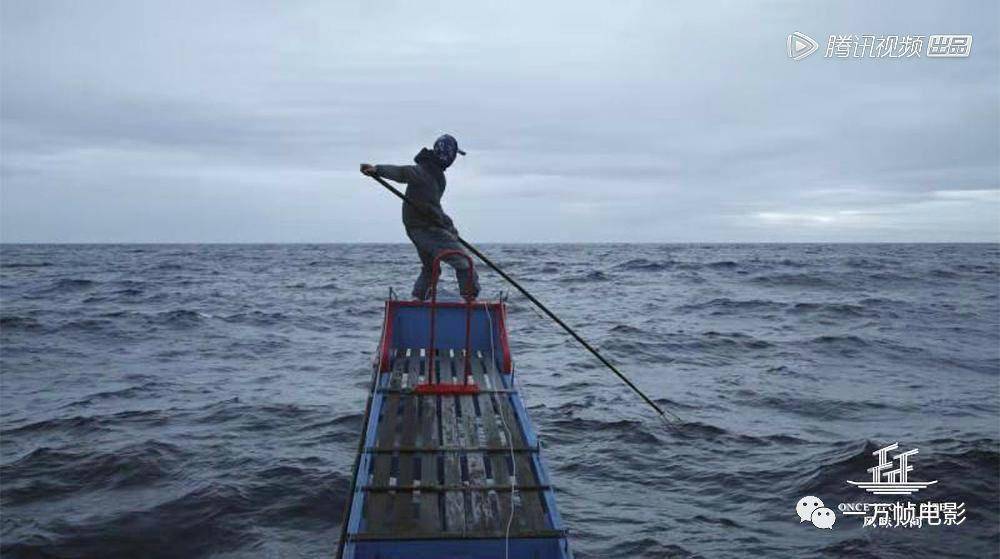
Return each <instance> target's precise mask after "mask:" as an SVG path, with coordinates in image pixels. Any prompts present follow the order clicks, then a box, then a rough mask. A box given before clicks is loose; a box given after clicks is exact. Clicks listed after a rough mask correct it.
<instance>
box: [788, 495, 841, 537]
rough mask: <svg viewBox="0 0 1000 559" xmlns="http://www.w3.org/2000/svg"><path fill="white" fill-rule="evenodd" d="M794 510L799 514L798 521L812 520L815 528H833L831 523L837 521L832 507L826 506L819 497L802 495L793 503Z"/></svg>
mask: <svg viewBox="0 0 1000 559" xmlns="http://www.w3.org/2000/svg"><path fill="white" fill-rule="evenodd" d="M795 512H796V513H798V515H799V523H802V522H807V521H808V522H812V523H813V526H815V527H817V528H829V529H830V530H833V524H834V523H835V522H836V521H837V515H836V514H834V513H833V510H832V509H828V508H826V506H825V505H823V500H822V499H820V498H819V497H811V496H810V497H802V498H801V499H799V502H798V504H796V505H795Z"/></svg>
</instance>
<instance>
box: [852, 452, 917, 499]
mask: <svg viewBox="0 0 1000 559" xmlns="http://www.w3.org/2000/svg"><path fill="white" fill-rule="evenodd" d="M898 448H899V443H892V444H891V445H889V446H887V447H885V448H880V449H878V450H876V451H875V452H873V453H872V456H875V457H876V458H877V460H878V464H877V465H875V466H874V467H871V468H868V471H869V472H871V474H872V480H871V481H848V482H847V483H850V484H851V485H855V486H857V487H860V488H862V489H864V490H865V491H868V492H869V493H874V494H876V495H909V494H911V493H916V492H917V491H920V490H921V489H926V488H927V486H928V485H933V484H935V483H937V480H934V481H909V479H908V478H907V476H908V473H909V472H911V471H913V466H910V465H909V459H910V456H913V455H914V454H917V452H918V449H916V448H914V449H913V450H908V451H906V452H902V453H899V454H897V455H895V456H893V457H892V461H890V460H889V452H890V451H893V450H896V449H898ZM893 462H895V464H896V467H895V468H893Z"/></svg>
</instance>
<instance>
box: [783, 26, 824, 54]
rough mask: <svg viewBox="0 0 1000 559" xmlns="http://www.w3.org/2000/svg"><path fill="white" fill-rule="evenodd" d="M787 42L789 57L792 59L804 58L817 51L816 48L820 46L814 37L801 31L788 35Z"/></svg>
mask: <svg viewBox="0 0 1000 559" xmlns="http://www.w3.org/2000/svg"><path fill="white" fill-rule="evenodd" d="M787 43H788V58H791V59H792V60H802V59H803V58H805V57H807V56H809V55H810V54H812V53H814V52H816V49H818V48H819V43H817V42H816V41H814V40H813V39H812V37H810V36H809V35H806V34H804V33H799V32H798V31H796V32H794V33H792V34H791V35H789V36H788V41H787Z"/></svg>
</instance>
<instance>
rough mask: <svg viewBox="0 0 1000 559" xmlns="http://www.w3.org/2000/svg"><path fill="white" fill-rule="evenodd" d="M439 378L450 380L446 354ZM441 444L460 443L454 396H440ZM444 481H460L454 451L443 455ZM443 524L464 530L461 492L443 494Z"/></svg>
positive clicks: (458, 460)
mask: <svg viewBox="0 0 1000 559" xmlns="http://www.w3.org/2000/svg"><path fill="white" fill-rule="evenodd" d="M440 365H441V369H442V370H441V377H440V378H441V379H442V381H444V382H451V377H452V372H453V371H452V369H453V367H454V360H453V359H451V357H450V356H448V358H447V359H443V358H442V359H441V364H440ZM440 422H441V444H443V445H449V446H450V445H455V446H458V445H461V444H462V440H461V435H460V431H459V425H458V417H457V415H456V410H455V397H454V396H450V395H446V396H441V417H440ZM443 464H444V483H445V485H452V486H454V485H459V484H460V483H461V482H462V474H461V458H460V456H459V455H458V454H456V453H454V452H449V453H447V454H445V455H444V457H443ZM444 511H445V512H444V524H445V529H446V531H448V532H458V533H464V532H465V500H464V498H463V496H462V494H461V493H459V492H456V491H448V492H446V493H445V495H444Z"/></svg>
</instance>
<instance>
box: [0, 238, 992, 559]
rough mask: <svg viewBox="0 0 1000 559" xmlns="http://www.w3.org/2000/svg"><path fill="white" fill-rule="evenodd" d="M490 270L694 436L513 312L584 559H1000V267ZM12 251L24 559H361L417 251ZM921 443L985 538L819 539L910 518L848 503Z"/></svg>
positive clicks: (490, 283) (868, 248)
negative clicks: (401, 309) (352, 523)
mask: <svg viewBox="0 0 1000 559" xmlns="http://www.w3.org/2000/svg"><path fill="white" fill-rule="evenodd" d="M484 250H485V251H486V252H487V253H488V254H489V255H491V256H493V257H494V258H495V260H496V261H497V262H498V263H501V264H502V265H503V266H505V267H506V268H507V269H508V270H509V271H510V272H511V273H512V274H513V275H514V276H515V277H517V278H520V279H521V280H523V282H524V284H525V285H526V286H527V287H528V288H529V289H531V290H533V291H534V292H535V293H536V295H537V296H539V297H540V298H541V299H542V300H543V301H545V302H547V303H548V304H549V305H550V306H551V308H552V309H553V310H555V311H556V312H557V313H559V314H560V315H561V316H562V317H563V318H564V319H565V320H566V321H567V322H569V323H570V324H572V325H574V326H576V327H578V328H579V331H580V332H581V333H582V334H583V335H584V336H585V337H586V338H588V339H589V340H591V341H592V342H593V343H594V344H595V345H597V346H598V347H599V348H600V349H601V351H602V352H603V353H605V355H606V356H608V357H609V358H610V359H612V360H613V361H614V362H616V363H618V364H619V365H620V366H621V368H622V369H623V370H624V371H626V372H627V373H628V374H629V375H630V376H631V377H632V378H633V379H634V381H635V382H636V383H637V384H639V385H640V386H642V387H643V388H644V389H645V390H646V391H648V392H649V393H650V394H651V395H652V396H653V397H654V398H655V399H656V400H657V401H658V402H659V403H661V404H662V405H664V406H666V407H668V408H669V409H671V410H673V411H674V412H676V413H677V414H679V415H680V416H681V417H682V418H683V422H682V423H681V424H680V425H679V426H677V427H676V428H675V429H672V430H671V429H667V428H665V427H664V425H663V423H661V422H660V421H659V420H657V419H656V418H655V417H654V416H653V415H652V414H651V413H649V412H648V410H647V409H646V408H644V407H643V405H642V404H641V402H640V401H639V399H638V398H637V397H636V396H635V395H633V394H632V393H630V392H629V391H628V390H627V389H626V388H625V387H624V386H623V385H622V384H621V383H620V382H619V381H618V380H617V379H615V378H614V377H613V376H611V375H610V374H609V373H608V372H607V371H606V370H605V369H603V368H602V367H601V366H599V365H598V364H597V362H596V361H595V360H594V359H593V358H591V357H589V356H588V355H587V354H585V353H583V352H582V351H581V350H580V349H579V348H578V347H577V346H576V345H575V343H574V342H573V341H572V340H571V339H569V338H568V336H566V335H565V334H564V333H562V332H561V331H560V330H559V329H557V327H556V326H554V325H553V324H551V323H550V322H548V321H547V320H546V319H543V318H541V317H540V316H539V315H537V314H536V313H535V312H534V311H532V310H531V309H530V308H529V306H528V303H527V302H526V301H525V300H524V299H523V298H521V297H520V296H517V295H512V296H511V298H510V303H509V304H510V316H509V320H510V329H511V331H510V334H511V342H512V349H513V352H514V358H515V362H516V364H517V366H518V373H517V374H518V375H519V382H520V383H521V388H522V392H523V395H524V398H525V400H526V402H527V405H528V411H529V414H530V415H531V417H532V420H533V422H534V424H535V426H536V428H537V431H538V432H539V435H540V436H541V438H542V441H543V444H544V447H545V450H544V458H545V461H546V462H547V464H548V466H549V469H550V473H551V475H552V477H553V481H554V483H555V485H556V486H557V499H558V503H559V508H560V511H561V513H562V515H563V518H564V520H565V521H566V523H567V524H568V526H569V529H570V533H571V544H572V547H573V549H574V551H575V553H576V556H577V557H578V558H632V557H747V556H757V557H827V556H830V557H851V558H866V557H907V558H912V557H990V556H997V555H998V546H1000V533H998V527H1000V480H998V476H1000V300H998V296H1000V246H998V245H991V244H985V245H492V246H491V245H486V246H485V247H484ZM0 251H2V252H0V342H2V358H0V366H2V389H0V427H2V430H0V497H2V500H0V516H2V534H0V535H2V544H0V545H2V549H0V551H2V555H3V557H5V558H7V557H10V558H16V557H101V558H114V557H128V558H135V557H218V558H223V557H330V556H331V555H332V553H333V551H334V549H335V545H336V541H337V538H338V536H339V528H340V522H341V519H342V514H343V506H344V502H345V500H346V498H347V492H348V488H349V484H350V472H351V466H352V464H353V461H354V455H355V450H356V445H357V442H358V437H359V432H358V431H359V428H360V426H361V422H362V414H363V410H364V403H365V398H366V396H367V390H368V386H367V383H368V380H369V373H370V360H371V357H372V354H373V350H374V348H375V345H376V342H377V338H378V336H379V326H380V321H381V315H382V300H383V299H384V298H385V296H386V294H387V290H388V288H389V287H390V286H394V287H396V288H397V290H400V291H402V292H403V293H408V291H409V285H410V282H411V281H412V278H413V276H414V275H415V273H416V266H417V258H416V254H415V252H414V251H413V250H412V248H411V247H409V246H406V245H273V246H265V245H262V246H251V245H232V246H227V245H206V246H198V245H172V246H171V245H163V246H143V245H118V246H111V245H108V246H44V245H38V246H30V245H26V246H12V245H4V246H2V248H0ZM446 285H447V287H448V288H450V289H453V288H454V280H453V278H451V277H450V275H449V277H448V278H447V282H446ZM483 285H484V292H483V295H484V296H485V295H489V296H490V297H493V294H495V293H496V292H498V291H499V290H501V289H505V290H506V289H507V287H506V286H505V285H502V283H501V282H500V280H499V278H498V277H497V276H495V275H492V274H490V273H486V272H484V273H483ZM897 441H898V442H899V443H900V447H901V449H910V448H919V451H920V452H919V454H918V455H916V456H913V457H911V462H910V464H911V465H912V466H914V470H913V471H912V472H911V473H910V478H911V479H917V480H938V483H937V484H936V485H933V486H931V487H929V488H927V489H925V490H923V491H921V492H920V493H918V494H917V495H915V496H914V497H913V499H912V500H913V501H915V502H921V501H954V502H960V503H965V510H966V511H967V512H966V515H965V520H964V522H963V523H962V524H961V525H958V526H923V527H921V528H909V529H906V528H882V529H876V528H862V527H861V519H860V518H858V517H849V516H843V515H841V514H840V513H839V512H838V518H837V523H836V525H835V526H834V529H832V530H820V529H817V528H815V527H813V526H812V525H811V524H810V523H799V519H798V517H797V515H796V513H795V504H796V501H797V500H798V499H799V498H800V497H803V496H806V495H811V496H817V497H819V498H821V499H823V500H824V502H825V503H826V504H827V505H828V506H831V507H836V504H838V503H853V502H891V501H894V500H895V499H890V498H888V497H875V496H871V495H868V494H866V493H865V492H863V491H861V490H859V489H857V488H855V487H852V486H850V485H848V484H847V483H846V480H849V479H850V480H863V479H866V478H868V477H869V476H870V474H869V473H867V472H866V469H867V468H869V467H872V466H874V458H873V456H872V455H871V453H872V452H874V451H875V450H876V449H877V448H878V447H879V446H882V445H884V444H887V443H893V442H897ZM900 500H901V501H904V502H905V501H906V500H907V499H906V498H901V499H900Z"/></svg>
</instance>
